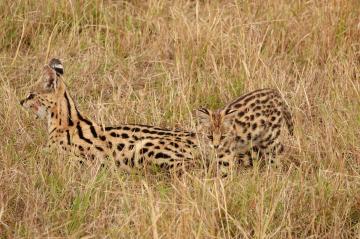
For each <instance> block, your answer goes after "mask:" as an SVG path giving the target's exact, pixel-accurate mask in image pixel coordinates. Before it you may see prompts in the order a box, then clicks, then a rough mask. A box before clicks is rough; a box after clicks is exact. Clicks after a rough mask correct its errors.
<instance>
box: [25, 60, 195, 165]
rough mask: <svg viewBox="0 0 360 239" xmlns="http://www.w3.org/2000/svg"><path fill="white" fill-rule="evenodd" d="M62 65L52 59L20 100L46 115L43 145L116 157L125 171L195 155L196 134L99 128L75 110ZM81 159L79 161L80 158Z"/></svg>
mask: <svg viewBox="0 0 360 239" xmlns="http://www.w3.org/2000/svg"><path fill="white" fill-rule="evenodd" d="M63 72H64V68H63V65H62V64H61V62H60V61H59V60H58V59H52V60H51V61H50V63H49V65H46V66H45V67H44V76H43V80H42V82H40V84H38V85H37V87H36V90H34V91H31V92H30V94H29V95H28V97H27V98H26V99H24V100H22V101H21V102H20V104H21V105H22V106H24V107H25V108H27V109H29V110H30V111H32V112H33V113H35V114H36V115H37V116H38V117H39V118H42V119H46V120H47V126H48V146H49V147H56V148H60V149H61V150H63V151H65V152H71V153H73V154H75V155H76V156H80V157H81V158H84V159H90V160H94V159H97V160H100V161H101V162H103V161H102V160H104V159H105V160H106V159H107V158H111V159H114V160H115V165H116V166H118V167H120V168H123V169H125V170H131V169H132V168H138V169H139V168H142V167H144V166H145V165H146V164H151V165H157V166H159V167H161V168H167V169H171V168H174V167H175V168H177V167H178V166H181V165H183V163H184V162H191V161H193V159H194V154H193V152H194V148H196V147H197V146H196V138H195V134H194V133H191V132H186V131H180V130H174V131H173V130H168V129H164V128H159V127H155V126H148V125H132V124H125V125H119V126H117V127H103V126H100V125H98V124H96V123H95V122H93V121H91V120H89V119H88V118H87V117H85V116H84V115H83V114H81V113H80V111H79V110H78V108H77V107H76V104H75V102H74V101H73V99H72V97H71V96H70V94H69V92H68V91H67V88H66V85H65V83H64V81H63V79H62V75H63ZM81 162H82V161H81Z"/></svg>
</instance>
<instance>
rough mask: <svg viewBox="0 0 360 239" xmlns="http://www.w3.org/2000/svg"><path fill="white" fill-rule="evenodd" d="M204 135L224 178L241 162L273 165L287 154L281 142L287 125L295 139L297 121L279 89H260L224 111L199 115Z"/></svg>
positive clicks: (206, 111)
mask: <svg viewBox="0 0 360 239" xmlns="http://www.w3.org/2000/svg"><path fill="white" fill-rule="evenodd" d="M197 116H198V118H199V119H200V131H202V132H203V133H204V134H205V135H206V136H207V138H208V142H209V144H210V145H212V146H213V147H214V148H215V149H216V151H217V154H218V157H217V164H218V167H219V170H220V172H221V173H222V174H224V175H226V174H227V172H228V168H229V167H230V166H232V165H233V164H234V162H236V161H238V162H239V163H241V164H243V165H245V166H252V164H253V159H254V158H267V159H268V160H270V161H271V162H273V161H274V159H275V158H276V157H275V156H276V155H278V154H281V153H282V152H283V151H284V146H283V144H282V143H281V142H280V140H279V136H280V134H281V129H282V125H283V124H284V123H285V124H286V126H287V128H288V131H289V134H290V135H293V130H294V126H293V121H292V116H291V114H290V112H289V109H288V107H287V105H286V103H285V101H284V100H283V98H282V97H281V95H280V93H279V91H277V90H275V89H260V90H256V91H253V92H250V93H248V94H245V95H243V96H241V97H239V98H238V99H236V100H234V101H233V102H231V103H229V104H228V105H226V106H225V107H224V108H223V109H219V110H215V111H212V110H209V109H206V108H200V109H198V111H197Z"/></svg>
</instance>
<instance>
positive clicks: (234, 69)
mask: <svg viewBox="0 0 360 239" xmlns="http://www.w3.org/2000/svg"><path fill="white" fill-rule="evenodd" d="M0 16H1V17H0V28H1V37H0V49H1V53H0V135H1V137H0V145H1V147H0V238H34V237H71V238H79V237H86V238H99V237H107V238H359V237H360V236H359V234H360V71H359V69H360V43H359V39H360V18H359V16H360V2H359V1H357V0H349V1H284V0H274V1H262V0H255V1H235V0H233V1H230V0H228V1H227V0H225V1H216V0H215V1H185V0H179V1H167V0H151V1H147V2H145V1H110V0H107V1H105V0H104V1H101V0H89V1H57V2H54V1H45V0H39V1H26V0H15V1H10V0H5V1H1V2H0ZM52 57H58V58H60V59H62V60H63V63H64V67H65V82H66V84H67V85H68V88H69V92H70V93H71V95H72V96H73V97H74V99H75V100H76V101H77V103H78V107H79V109H80V110H81V111H82V112H83V113H84V114H86V115H88V116H89V117H90V118H92V119H94V120H96V121H97V122H99V123H104V124H106V125H117V124H121V123H141V124H152V125H159V126H164V127H169V128H184V129H188V130H194V129H195V124H194V122H195V121H194V119H193V115H194V114H193V111H194V110H195V109H196V108H198V107H200V106H205V107H210V108H212V109H215V108H217V107H221V106H224V105H225V104H226V103H227V102H229V101H230V100H232V99H234V98H236V97H237V96H240V95H241V94H243V93H246V92H248V91H251V90H255V89H258V88H262V87H273V88H278V89H279V90H280V91H281V92H282V93H283V94H284V97H285V98H286V100H287V103H288V105H289V107H290V109H291V112H292V114H293V117H294V122H295V134H294V137H288V138H286V145H287V148H288V150H287V152H286V154H285V155H284V157H283V158H282V162H283V164H282V166H281V167H280V168H277V169H276V168H266V167H265V168H264V167H257V166H255V167H254V168H253V169H250V170H246V171H238V172H236V173H235V174H234V175H232V177H230V178H228V179H226V180H221V179H218V178H214V177H213V176H212V175H210V174H207V173H205V172H204V171H202V170H200V169H196V170H190V171H189V173H188V174H185V175H183V177H181V178H177V177H169V176H167V175H164V174H161V173H154V172H152V173H143V174H138V175H136V174H134V175H132V174H131V175H129V174H127V173H122V172H118V171H116V170H100V169H99V168H98V167H96V166H93V167H89V168H80V167H79V165H77V164H74V163H73V162H74V159H72V158H71V157H68V156H59V155H57V154H56V153H55V152H47V151H44V150H43V147H44V146H45V144H46V125H45V122H42V121H39V120H35V118H34V116H33V115H31V114H29V113H28V112H26V111H25V110H23V109H22V108H21V106H20V105H19V100H20V99H22V98H23V97H25V96H26V94H27V93H28V91H29V89H30V88H31V85H32V84H34V83H35V82H36V80H38V79H39V78H40V77H41V71H42V67H43V65H44V64H45V63H47V62H48V61H49V60H50V59H51V58H52ZM209 158H210V157H209V156H208V155H203V156H202V159H200V160H202V161H205V160H207V159H209Z"/></svg>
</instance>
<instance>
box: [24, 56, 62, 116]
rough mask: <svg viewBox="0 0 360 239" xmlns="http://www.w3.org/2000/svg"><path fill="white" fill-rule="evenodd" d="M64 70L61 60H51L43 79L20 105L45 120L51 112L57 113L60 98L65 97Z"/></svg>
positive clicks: (45, 67)
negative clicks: (62, 77)
mask: <svg viewBox="0 0 360 239" xmlns="http://www.w3.org/2000/svg"><path fill="white" fill-rule="evenodd" d="M63 73H64V68H63V65H62V63H61V61H60V60H58V59H55V58H54V59H51V61H50V63H49V64H48V65H45V66H44V72H43V76H42V79H41V80H40V81H39V83H37V84H36V85H35V86H34V88H33V89H32V90H31V91H30V92H29V94H28V96H27V97H26V98H25V99H23V100H21V101H20V104H21V105H22V106H23V107H24V108H26V109H28V110H30V111H31V112H33V113H35V114H36V115H37V116H38V117H39V118H41V119H45V118H46V117H47V116H48V115H50V114H51V112H55V111H56V105H57V101H58V98H59V97H60V96H63V95H64V92H65V84H64V82H63V81H62V79H61V76H62V75H63Z"/></svg>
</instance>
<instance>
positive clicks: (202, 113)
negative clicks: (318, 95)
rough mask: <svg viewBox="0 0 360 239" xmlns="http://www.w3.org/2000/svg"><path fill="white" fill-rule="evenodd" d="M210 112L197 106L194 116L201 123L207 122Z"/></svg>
mask: <svg viewBox="0 0 360 239" xmlns="http://www.w3.org/2000/svg"><path fill="white" fill-rule="evenodd" d="M210 114H211V112H210V111H209V110H208V109H206V108H199V109H197V110H196V117H197V118H198V120H199V122H200V123H201V124H207V123H209V121H210Z"/></svg>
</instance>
